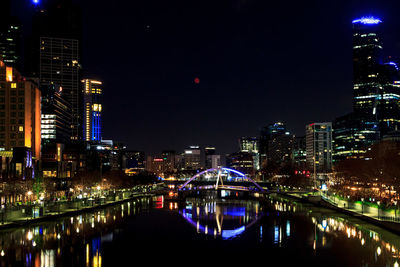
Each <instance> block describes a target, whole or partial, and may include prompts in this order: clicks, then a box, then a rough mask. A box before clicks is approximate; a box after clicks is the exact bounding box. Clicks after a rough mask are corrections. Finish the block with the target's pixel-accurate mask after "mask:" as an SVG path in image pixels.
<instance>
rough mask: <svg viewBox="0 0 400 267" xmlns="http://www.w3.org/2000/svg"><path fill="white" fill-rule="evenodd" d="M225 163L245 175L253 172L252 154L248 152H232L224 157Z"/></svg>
mask: <svg viewBox="0 0 400 267" xmlns="http://www.w3.org/2000/svg"><path fill="white" fill-rule="evenodd" d="M226 164H227V165H228V166H229V167H230V168H232V169H235V170H238V171H240V172H242V173H244V174H246V175H250V176H251V175H253V174H254V165H253V156H252V154H250V153H248V152H237V153H232V154H230V155H228V156H227V157H226Z"/></svg>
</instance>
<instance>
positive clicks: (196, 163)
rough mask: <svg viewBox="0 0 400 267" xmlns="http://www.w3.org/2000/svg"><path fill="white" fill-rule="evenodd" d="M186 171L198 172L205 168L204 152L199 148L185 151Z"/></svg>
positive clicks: (190, 148)
mask: <svg viewBox="0 0 400 267" xmlns="http://www.w3.org/2000/svg"><path fill="white" fill-rule="evenodd" d="M184 164H185V167H184V169H185V170H198V169H201V168H203V167H204V166H203V164H202V151H201V149H200V147H199V146H189V148H187V149H185V151H184Z"/></svg>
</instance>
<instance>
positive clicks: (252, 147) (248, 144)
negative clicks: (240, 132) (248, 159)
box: [239, 137, 260, 170]
mask: <svg viewBox="0 0 400 267" xmlns="http://www.w3.org/2000/svg"><path fill="white" fill-rule="evenodd" d="M239 147H240V152H248V153H250V154H251V155H252V156H253V166H254V169H255V170H259V169H260V153H259V141H258V138H257V137H241V138H240V139H239Z"/></svg>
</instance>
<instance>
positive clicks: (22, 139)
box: [0, 61, 41, 160]
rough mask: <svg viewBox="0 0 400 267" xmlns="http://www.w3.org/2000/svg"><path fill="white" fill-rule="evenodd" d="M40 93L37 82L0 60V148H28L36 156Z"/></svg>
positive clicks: (38, 156)
mask: <svg viewBox="0 0 400 267" xmlns="http://www.w3.org/2000/svg"><path fill="white" fill-rule="evenodd" d="M40 98H41V93H40V90H39V89H38V86H37V83H36V82H34V81H31V80H27V79H26V78H24V77H23V76H21V75H20V74H19V72H18V71H17V70H16V69H15V68H13V67H9V66H6V65H5V64H4V63H3V62H2V61H0V148H1V149H2V150H5V151H11V150H13V149H14V148H16V147H23V148H28V149H30V150H31V151H32V156H33V157H34V158H35V159H37V160H39V159H40V147H41V108H40V104H41V103H40Z"/></svg>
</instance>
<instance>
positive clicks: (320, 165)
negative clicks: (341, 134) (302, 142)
mask: <svg viewBox="0 0 400 267" xmlns="http://www.w3.org/2000/svg"><path fill="white" fill-rule="evenodd" d="M306 151H307V165H308V168H309V169H310V170H314V168H315V170H316V171H317V172H329V171H331V169H332V123H331V122H322V123H311V124H309V125H307V127H306Z"/></svg>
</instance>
